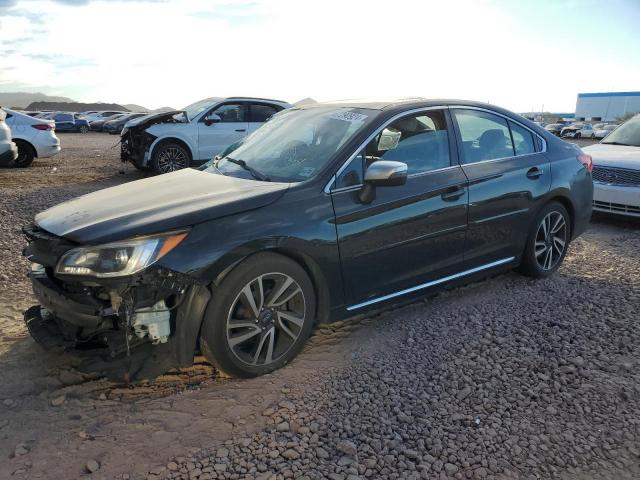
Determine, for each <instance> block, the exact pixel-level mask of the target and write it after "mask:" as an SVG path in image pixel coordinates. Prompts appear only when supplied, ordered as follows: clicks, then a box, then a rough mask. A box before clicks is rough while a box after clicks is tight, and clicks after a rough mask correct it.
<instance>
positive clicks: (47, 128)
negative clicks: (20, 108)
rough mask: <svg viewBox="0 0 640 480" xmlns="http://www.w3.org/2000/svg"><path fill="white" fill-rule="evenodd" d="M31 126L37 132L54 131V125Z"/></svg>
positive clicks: (39, 124)
mask: <svg viewBox="0 0 640 480" xmlns="http://www.w3.org/2000/svg"><path fill="white" fill-rule="evenodd" d="M31 126H32V127H33V128H35V129H36V130H53V125H49V124H48V123H37V124H35V125H31Z"/></svg>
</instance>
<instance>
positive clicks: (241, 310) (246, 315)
mask: <svg viewBox="0 0 640 480" xmlns="http://www.w3.org/2000/svg"><path fill="white" fill-rule="evenodd" d="M304 322H305V296H304V292H303V290H302V288H300V285H299V284H298V283H297V282H296V281H295V280H294V279H293V278H291V277H290V276H289V275H286V274H284V273H277V272H274V273H266V274H264V275H260V276H259V277H257V278H254V279H253V280H251V281H250V282H249V283H247V284H246V285H245V286H244V287H243V288H242V289H241V290H240V292H239V293H238V295H237V296H236V298H235V300H234V301H233V303H232V304H231V308H230V310H229V314H228V316H227V325H226V328H227V344H228V346H229V348H230V350H231V351H232V352H233V354H234V355H235V356H236V358H238V360H240V361H241V362H243V363H245V364H247V365H252V366H262V365H268V364H270V363H273V362H275V361H277V360H278V359H280V358H281V357H282V356H284V355H286V354H287V352H288V351H289V350H290V349H291V347H293V345H294V344H295V343H296V340H297V339H298V337H299V336H300V333H301V332H302V329H303V326H304Z"/></svg>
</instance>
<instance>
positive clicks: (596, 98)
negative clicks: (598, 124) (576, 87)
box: [576, 92, 640, 122]
mask: <svg viewBox="0 0 640 480" xmlns="http://www.w3.org/2000/svg"><path fill="white" fill-rule="evenodd" d="M638 112H640V92H603V93H579V94H578V100H577V101H576V120H586V121H591V120H593V121H598V120H601V121H604V122H610V121H614V120H617V119H618V118H620V117H622V116H624V115H626V114H627V113H638Z"/></svg>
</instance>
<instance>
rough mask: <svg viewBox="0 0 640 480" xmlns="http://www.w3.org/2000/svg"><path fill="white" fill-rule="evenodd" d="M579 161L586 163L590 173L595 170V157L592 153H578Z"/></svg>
mask: <svg viewBox="0 0 640 480" xmlns="http://www.w3.org/2000/svg"><path fill="white" fill-rule="evenodd" d="M578 161H579V162H580V163H581V164H582V165H584V166H585V168H586V169H587V170H589V173H591V171H592V170H593V158H591V155H587V154H586V153H581V154H580V155H578Z"/></svg>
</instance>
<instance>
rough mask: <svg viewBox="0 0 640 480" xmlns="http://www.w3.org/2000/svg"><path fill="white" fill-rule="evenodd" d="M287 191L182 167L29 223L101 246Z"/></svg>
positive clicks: (250, 205)
mask: <svg viewBox="0 0 640 480" xmlns="http://www.w3.org/2000/svg"><path fill="white" fill-rule="evenodd" d="M288 187H289V184H288V183H275V182H259V181H254V180H246V179H241V178H235V177H225V176H223V175H218V174H215V173H208V172H202V171H198V170H193V169H189V168H187V169H184V170H180V171H177V172H174V173H169V174H165V175H160V176H157V177H152V178H147V179H144V180H138V181H135V182H130V183H127V184H124V185H119V186H117V187H111V188H106V189H104V190H99V191H97V192H93V193H90V194H88V195H83V196H81V197H78V198H76V199H73V200H70V201H68V202H64V203H61V204H59V205H56V206H55V207H52V208H50V209H48V210H45V211H44V212H41V213H39V214H38V215H36V218H35V222H36V224H37V225H38V226H39V227H40V228H42V229H44V230H46V231H48V232H50V233H53V234H54V235H58V236H61V237H65V238H67V239H69V240H71V241H74V242H77V243H81V244H96V243H105V242H111V241H115V240H122V239H125V238H130V237H135V236H139V235H149V234H152V233H160V232H166V231H171V230H175V229H179V228H184V227H188V226H191V225H195V224H197V223H201V222H204V221H207V220H213V219H215V218H220V217H223V216H227V215H233V214H235V213H240V212H243V211H247V210H252V209H256V208H260V207H263V206H265V205H268V204H269V203H271V202H273V201H275V200H276V199H278V198H280V196H282V194H284V192H285V191H286V190H287V188H288Z"/></svg>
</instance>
